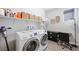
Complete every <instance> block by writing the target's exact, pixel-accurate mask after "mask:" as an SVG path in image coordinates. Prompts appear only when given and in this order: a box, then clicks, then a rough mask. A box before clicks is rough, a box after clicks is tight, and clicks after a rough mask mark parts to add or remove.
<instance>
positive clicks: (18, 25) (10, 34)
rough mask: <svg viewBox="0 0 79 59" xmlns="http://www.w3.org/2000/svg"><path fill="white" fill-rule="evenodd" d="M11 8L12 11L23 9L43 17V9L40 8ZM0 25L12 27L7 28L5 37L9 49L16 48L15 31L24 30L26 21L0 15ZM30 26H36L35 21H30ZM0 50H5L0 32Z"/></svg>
mask: <svg viewBox="0 0 79 59" xmlns="http://www.w3.org/2000/svg"><path fill="white" fill-rule="evenodd" d="M12 10H13V11H14V12H16V11H25V12H29V13H31V14H33V15H37V16H41V17H43V18H45V14H44V10H43V9H41V8H24V9H22V8H19V9H18V8H13V9H12ZM31 23H32V22H30V23H29V22H28V24H29V25H31ZM2 25H4V26H6V27H12V29H10V30H7V38H8V39H7V40H8V44H9V49H10V50H12V51H13V50H15V49H16V43H15V42H16V40H15V32H18V31H24V30H26V26H27V22H26V21H25V20H15V19H13V18H9V17H3V16H0V26H2ZM32 26H34V27H35V26H37V23H32ZM37 27H38V26H37ZM0 50H4V51H5V50H7V49H6V45H5V41H4V39H3V38H2V37H1V34H0Z"/></svg>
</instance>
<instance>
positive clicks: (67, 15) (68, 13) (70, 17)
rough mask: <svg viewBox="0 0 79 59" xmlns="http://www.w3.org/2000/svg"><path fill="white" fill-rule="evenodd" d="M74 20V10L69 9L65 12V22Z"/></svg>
mask: <svg viewBox="0 0 79 59" xmlns="http://www.w3.org/2000/svg"><path fill="white" fill-rule="evenodd" d="M73 19H74V9H69V10H65V11H64V20H65V21H66V20H73Z"/></svg>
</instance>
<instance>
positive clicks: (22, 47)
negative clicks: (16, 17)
mask: <svg viewBox="0 0 79 59" xmlns="http://www.w3.org/2000/svg"><path fill="white" fill-rule="evenodd" d="M46 49H47V33H46V32H45V30H30V31H22V32H17V33H16V50H17V51H43V50H46Z"/></svg>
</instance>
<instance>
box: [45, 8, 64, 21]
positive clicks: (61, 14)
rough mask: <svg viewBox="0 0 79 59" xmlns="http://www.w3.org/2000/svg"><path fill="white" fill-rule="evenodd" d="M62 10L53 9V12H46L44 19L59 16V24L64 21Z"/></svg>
mask: <svg viewBox="0 0 79 59" xmlns="http://www.w3.org/2000/svg"><path fill="white" fill-rule="evenodd" d="M63 11H64V9H63V8H54V9H53V10H49V11H46V12H45V13H46V15H45V16H46V17H47V18H48V19H49V20H50V19H52V18H54V17H55V16H60V22H63V21H64V15H63Z"/></svg>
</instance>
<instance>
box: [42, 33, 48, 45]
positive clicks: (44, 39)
mask: <svg viewBox="0 0 79 59" xmlns="http://www.w3.org/2000/svg"><path fill="white" fill-rule="evenodd" d="M47 40H48V35H47V34H45V35H43V37H42V39H41V45H43V46H44V45H46V44H47Z"/></svg>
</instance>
